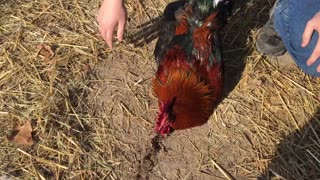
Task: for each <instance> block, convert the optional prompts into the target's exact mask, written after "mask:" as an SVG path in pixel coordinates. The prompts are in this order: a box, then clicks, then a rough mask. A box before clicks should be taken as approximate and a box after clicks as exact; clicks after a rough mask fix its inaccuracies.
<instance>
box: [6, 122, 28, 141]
mask: <svg viewBox="0 0 320 180" xmlns="http://www.w3.org/2000/svg"><path fill="white" fill-rule="evenodd" d="M31 132H32V127H31V123H30V121H27V122H26V123H25V124H24V125H23V126H20V125H17V126H16V127H15V128H13V131H12V133H11V135H10V136H8V140H9V141H11V142H13V143H15V144H18V145H25V146H32V145H33V140H32V134H31Z"/></svg>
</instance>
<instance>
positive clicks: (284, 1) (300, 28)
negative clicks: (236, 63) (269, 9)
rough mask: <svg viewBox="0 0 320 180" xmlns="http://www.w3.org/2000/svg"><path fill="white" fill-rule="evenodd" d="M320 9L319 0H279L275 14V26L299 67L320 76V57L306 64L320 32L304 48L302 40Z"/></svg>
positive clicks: (314, 34) (315, 33) (312, 74)
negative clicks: (309, 64)
mask: <svg viewBox="0 0 320 180" xmlns="http://www.w3.org/2000/svg"><path fill="white" fill-rule="evenodd" d="M319 11H320V1H319V0H279V1H278V4H277V5H276V7H275V9H274V14H273V15H274V16H273V17H274V28H275V30H276V31H277V33H278V34H279V35H280V37H281V39H282V41H283V42H284V44H285V46H286V49H287V51H288V52H289V54H290V55H291V56H292V58H293V59H294V61H295V62H296V64H297V65H298V67H300V68H301V69H302V70H303V71H304V72H305V73H307V74H309V75H311V76H320V73H319V72H317V67H318V65H319V64H320V58H318V60H317V61H316V62H315V63H314V64H312V65H311V66H308V65H307V64H306V62H307V60H308V58H309V57H310V55H311V54H312V52H313V50H314V48H315V46H316V44H317V41H318V36H319V34H318V32H317V31H315V32H314V33H313V35H312V38H311V41H310V43H309V45H308V46H307V47H305V48H302V47H301V42H302V34H303V32H304V29H305V27H306V24H307V22H308V21H309V20H310V19H311V18H312V17H313V16H314V15H315V14H316V13H317V12H319ZM319 23H320V22H319Z"/></svg>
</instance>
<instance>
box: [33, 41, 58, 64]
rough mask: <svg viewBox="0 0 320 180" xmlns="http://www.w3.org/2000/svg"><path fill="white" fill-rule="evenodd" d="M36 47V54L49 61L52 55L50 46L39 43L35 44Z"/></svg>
mask: <svg viewBox="0 0 320 180" xmlns="http://www.w3.org/2000/svg"><path fill="white" fill-rule="evenodd" d="M37 49H38V55H39V56H40V57H41V58H42V59H43V60H44V61H46V62H47V61H49V60H50V59H51V58H52V57H53V55H54V52H53V51H52V50H51V47H50V46H47V45H43V44H40V45H38V46H37Z"/></svg>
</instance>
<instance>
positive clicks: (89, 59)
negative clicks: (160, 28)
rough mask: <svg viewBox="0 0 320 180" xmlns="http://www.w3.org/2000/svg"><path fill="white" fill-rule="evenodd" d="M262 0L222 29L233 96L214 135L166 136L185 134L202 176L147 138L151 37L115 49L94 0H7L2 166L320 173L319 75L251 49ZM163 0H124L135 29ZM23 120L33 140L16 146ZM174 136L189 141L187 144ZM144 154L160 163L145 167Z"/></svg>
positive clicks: (55, 174)
mask: <svg viewBox="0 0 320 180" xmlns="http://www.w3.org/2000/svg"><path fill="white" fill-rule="evenodd" d="M0 2H1V1H0ZM257 2H258V1H255V0H250V1H249V0H248V1H244V2H243V3H242V4H241V5H238V6H237V9H236V13H235V15H234V17H232V18H231V21H230V23H229V25H228V27H227V28H226V30H225V33H224V44H225V56H226V57H225V59H226V74H227V79H226V83H227V88H226V89H227V92H229V94H228V96H227V97H226V98H225V99H224V100H223V102H222V103H221V104H220V105H219V108H218V109H217V110H216V112H215V113H214V115H213V116H212V118H211V120H210V123H209V125H208V127H207V128H208V129H209V130H208V134H201V135H206V136H207V138H208V139H209V140H210V141H209V142H210V144H208V145H206V146H205V147H202V146H201V145H199V143H197V142H202V141H193V139H192V138H190V137H193V136H196V135H197V134H196V133H194V132H197V131H196V130H195V131H187V132H176V134H174V135H173V137H170V138H171V139H169V140H172V138H176V139H181V138H182V139H183V138H185V137H187V139H188V140H189V141H187V142H190V143H191V144H192V147H194V149H195V152H196V153H200V157H201V158H200V157H199V158H198V161H197V164H196V166H197V169H196V171H197V172H198V174H194V175H192V176H191V175H189V174H190V173H189V172H188V171H189V170H188V169H187V166H186V167H184V169H183V168H181V169H179V167H178V168H177V167H171V166H169V165H170V164H165V161H161V159H160V158H158V159H157V160H155V159H156V158H155V157H154V156H156V155H157V154H156V153H154V151H150V149H149V148H150V146H151V145H147V144H148V143H149V141H150V136H152V135H150V134H152V124H153V118H154V114H155V107H156V103H155V102H156V101H155V99H154V97H153V96H152V94H151V93H150V92H149V89H150V88H149V84H150V78H151V77H152V73H153V72H154V62H153V57H152V51H153V44H151V45H144V46H142V47H138V48H136V47H132V45H130V44H129V43H126V42H124V43H121V44H117V45H116V46H115V49H114V51H113V52H111V51H110V50H108V49H106V46H105V43H104V42H103V41H101V39H100V38H99V36H98V31H97V29H98V28H97V24H96V21H95V13H96V11H97V9H98V7H99V4H98V2H97V1H89V0H82V1H77V0H64V1H61V0H60V1H49V0H48V1H34V0H24V1H22V0H21V1H20V0H14V1H8V2H6V1H4V2H2V3H1V5H0V12H1V17H0V44H1V45H0V47H1V49H0V69H1V72H0V120H1V122H2V123H1V124H0V130H1V131H0V143H1V151H0V175H8V176H11V177H15V178H25V179H54V178H55V179H65V178H76V179H94V178H101V179H102V178H107V179H123V178H129V177H139V176H135V175H136V174H137V173H139V172H140V173H148V174H149V173H150V175H148V176H145V177H149V178H151V177H152V178H154V179H161V178H162V179H166V178H167V179H171V178H170V177H175V178H177V179H181V178H182V177H185V178H187V177H188V176H189V178H195V179H199V178H202V177H203V174H204V173H203V172H205V174H206V176H205V177H207V176H208V177H209V178H208V177H207V178H208V179H211V178H212V176H213V177H216V178H217V177H220V178H221V177H222V178H223V177H224V176H223V174H230V176H229V175H225V177H228V178H229V179H232V176H233V177H235V178H243V179H248V178H259V177H261V178H262V177H267V178H268V177H271V176H276V177H275V178H278V179H279V178H281V177H284V178H287V179H292V178H294V179H314V178H319V177H320V174H319V172H320V162H319V160H320V154H319V152H320V139H319V137H320V132H319V129H320V120H319V114H320V112H319V111H320V110H319V106H320V105H319V104H320V99H319V97H318V95H319V94H320V86H319V84H320V79H319V78H312V77H309V76H306V75H305V74H304V73H303V72H301V71H300V70H299V69H298V68H296V67H293V68H291V69H290V70H286V69H282V68H278V67H276V66H274V65H272V64H270V63H269V61H268V59H267V58H266V57H263V56H261V55H260V54H259V53H257V52H256V51H255V49H254V39H255V37H256V35H257V32H258V29H259V27H261V25H262V24H263V22H264V21H265V20H266V17H267V13H268V9H269V7H270V6H271V5H272V2H268V1H265V2H264V3H261V2H259V3H257ZM166 3H167V2H166V1H149V0H130V1H128V2H126V6H127V10H128V15H129V17H130V18H129V20H128V28H127V36H131V35H132V34H134V33H136V32H137V31H138V30H139V28H137V27H138V26H139V25H141V24H143V23H144V22H146V21H150V20H152V19H153V18H154V17H157V16H159V15H160V14H161V11H162V10H163V8H164V7H165V5H166ZM257 4H259V5H257ZM257 6H259V7H257ZM127 39H128V38H127ZM39 44H45V45H50V46H51V48H52V49H53V51H54V53H55V55H54V57H52V58H51V60H49V61H44V60H43V59H42V58H41V57H39V55H38V54H37V53H38V52H37V46H38V45H39ZM106 91H107V92H108V93H105V92H106ZM27 120H31V122H32V126H33V128H34V138H35V141H36V144H35V145H34V146H33V147H31V148H25V147H19V146H15V145H12V144H11V143H10V142H8V141H7V140H6V135H8V134H9V133H10V131H11V129H12V127H13V125H14V124H15V123H23V122H25V121H27ZM200 128H203V129H204V130H203V131H205V128H204V127H200ZM132 129H133V130H132ZM180 133H181V136H179V134H180ZM205 133H206V132H205ZM188 134H189V136H188ZM190 139H191V140H190ZM169 140H167V141H169ZM165 143H167V146H169V144H170V142H165ZM174 143H176V144H179V145H178V147H179V148H181V147H182V149H183V147H184V145H185V144H184V143H185V142H182V143H181V142H178V141H177V142H174ZM189 145H190V144H188V145H187V146H189ZM202 145H203V144H202ZM152 146H154V144H153V145H152ZM171 147H173V146H171ZM208 147H210V148H208ZM202 148H204V149H206V148H207V149H206V150H207V151H208V149H210V150H212V151H210V152H209V151H208V152H204V151H203V149H202ZM179 150H180V149H178V150H177V151H179ZM168 151H170V149H169V150H168ZM150 152H151V153H150ZM181 152H182V151H181ZM183 152H184V151H183ZM206 153H207V154H208V155H205V154H206ZM145 154H146V155H150V156H149V157H148V158H149V159H147V160H148V162H152V163H154V164H152V163H151V164H147V165H143V166H142V164H143V163H146V162H145V161H143V160H141V159H143V158H146V157H147V156H144V155H145ZM169 154H170V152H169ZM178 154H179V153H178ZM190 156H194V157H198V156H196V155H194V154H190ZM170 158H171V159H173V160H174V161H178V160H179V159H184V158H185V157H182V158H178V157H172V156H171V157H170ZM185 159H188V158H185ZM213 159H215V160H213ZM144 160H145V159H144ZM158 161H159V165H158V164H155V163H156V162H158ZM178 162H179V161H178ZM212 162H215V163H214V164H215V166H219V169H220V171H219V170H216V169H214V168H213V169H212V168H211V167H210V168H211V170H210V171H209V170H208V171H207V169H206V168H208V167H209V165H208V164H212ZM161 163H162V164H161ZM146 166H148V167H146ZM149 166H150V167H151V168H150V167H149ZM163 166H168V167H169V169H170V168H172V173H176V172H175V171H174V170H176V169H178V170H177V172H178V173H176V174H175V175H174V176H170V174H166V173H167V172H162V170H163ZM189 168H190V167H189ZM204 168H205V170H204ZM267 169H269V171H267ZM143 171H150V172H143ZM184 172H185V173H184ZM221 172H222V173H223V174H221ZM219 173H220V174H219ZM208 174H209V175H210V174H211V175H210V176H209V175H208ZM216 174H218V175H216ZM139 175H140V176H141V175H142V176H143V174H139Z"/></svg>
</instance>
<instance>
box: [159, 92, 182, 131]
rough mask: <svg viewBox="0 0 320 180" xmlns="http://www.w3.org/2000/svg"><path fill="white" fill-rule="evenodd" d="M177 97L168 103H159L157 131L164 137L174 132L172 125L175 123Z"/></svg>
mask: <svg viewBox="0 0 320 180" xmlns="http://www.w3.org/2000/svg"><path fill="white" fill-rule="evenodd" d="M176 99H177V98H176V97H174V98H173V99H171V100H168V101H166V102H159V114H158V118H157V121H156V127H155V131H156V132H157V133H159V134H160V135H162V136H164V135H166V134H169V133H171V132H172V131H173V129H172V124H173V122H174V121H175V119H176V117H175V113H174V110H173V109H174V105H175V103H176Z"/></svg>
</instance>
